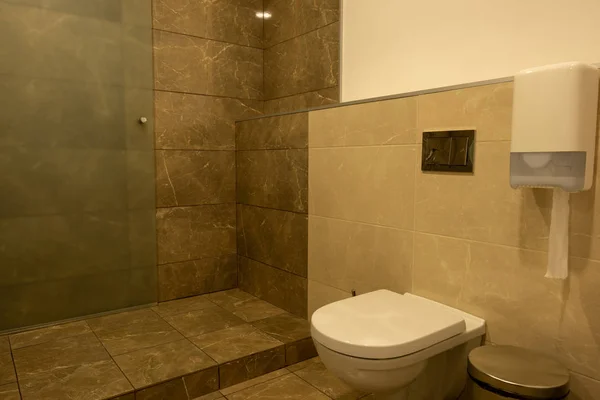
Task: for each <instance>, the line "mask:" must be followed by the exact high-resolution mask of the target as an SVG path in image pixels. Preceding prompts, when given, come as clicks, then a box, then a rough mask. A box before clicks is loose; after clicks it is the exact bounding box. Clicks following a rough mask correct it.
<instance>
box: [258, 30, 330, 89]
mask: <svg viewBox="0 0 600 400" xmlns="http://www.w3.org/2000/svg"><path fill="white" fill-rule="evenodd" d="M339 31H340V26H339V23H338V22H336V23H333V24H331V25H327V26H326V27H323V28H320V29H318V30H316V31H313V32H310V33H307V34H306V35H302V36H299V37H297V38H295V39H292V40H289V41H286V42H283V43H280V44H278V45H275V46H273V47H271V48H269V49H267V50H265V54H264V76H265V87H264V90H265V99H266V100H271V99H275V98H279V97H286V96H291V95H295V94H299V93H305V92H312V91H315V90H318V89H325V88H330V87H334V86H337V85H338V81H339V63H340V61H339V60H340V56H339V45H340V40H339Z"/></svg>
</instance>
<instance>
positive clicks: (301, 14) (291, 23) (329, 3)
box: [264, 0, 340, 47]
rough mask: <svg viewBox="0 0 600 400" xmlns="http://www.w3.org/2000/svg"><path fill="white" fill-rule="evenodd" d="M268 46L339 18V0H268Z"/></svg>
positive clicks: (266, 8)
mask: <svg viewBox="0 0 600 400" xmlns="http://www.w3.org/2000/svg"><path fill="white" fill-rule="evenodd" d="M264 7H265V11H267V12H270V13H271V14H272V17H271V18H269V19H266V20H265V28H264V32H265V33H264V35H265V47H268V46H272V45H274V44H277V43H280V42H282V41H284V40H288V39H291V38H294V37H296V36H299V35H302V34H304V33H307V32H310V31H314V30H315V29H318V28H320V27H323V26H325V25H328V24H331V23H332V22H336V21H339V19H340V1H339V0H320V1H311V0H291V1H290V0H265V2H264Z"/></svg>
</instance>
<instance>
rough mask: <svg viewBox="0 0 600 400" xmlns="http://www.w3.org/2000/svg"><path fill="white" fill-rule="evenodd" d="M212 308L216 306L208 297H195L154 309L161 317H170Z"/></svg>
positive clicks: (160, 304) (159, 305)
mask: <svg viewBox="0 0 600 400" xmlns="http://www.w3.org/2000/svg"><path fill="white" fill-rule="evenodd" d="M212 306H214V304H213V303H212V302H211V301H210V300H209V297H208V296H194V297H188V298H185V299H179V300H172V301H166V302H164V303H159V304H158V305H157V306H156V307H153V308H152V309H153V310H154V311H156V312H157V313H158V315H160V316H161V317H168V316H170V315H175V314H182V313H186V312H189V311H194V310H202V309H203V308H207V307H212Z"/></svg>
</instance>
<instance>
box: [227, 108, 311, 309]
mask: <svg viewBox="0 0 600 400" xmlns="http://www.w3.org/2000/svg"><path fill="white" fill-rule="evenodd" d="M236 149H237V203H238V204H237V246H238V255H239V274H240V275H239V286H240V288H242V289H243V290H246V291H248V292H250V293H252V294H254V295H256V296H258V297H260V298H262V299H264V300H267V301H269V302H271V303H273V304H275V305H276V306H279V307H281V308H283V309H285V310H287V311H289V312H291V313H294V314H297V315H299V316H302V317H306V312H307V310H306V307H307V280H306V276H307V272H308V264H307V254H308V250H307V246H308V237H307V236H308V217H307V212H308V113H296V114H290V115H284V116H278V117H268V118H260V119H255V120H250V121H244V122H238V123H237V126H236Z"/></svg>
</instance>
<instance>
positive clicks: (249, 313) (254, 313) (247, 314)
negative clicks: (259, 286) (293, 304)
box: [232, 299, 285, 322]
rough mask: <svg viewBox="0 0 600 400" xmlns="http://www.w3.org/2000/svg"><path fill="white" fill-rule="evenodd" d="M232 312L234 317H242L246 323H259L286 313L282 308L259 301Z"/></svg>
mask: <svg viewBox="0 0 600 400" xmlns="http://www.w3.org/2000/svg"><path fill="white" fill-rule="evenodd" d="M232 312H233V315H235V316H237V317H240V318H241V319H243V320H244V321H246V322H253V321H258V320H261V319H265V318H269V317H273V316H276V315H280V314H283V313H285V311H284V310H282V309H281V308H279V307H275V306H274V305H272V304H271V303H267V302H266V301H264V300H258V299H256V300H252V301H249V302H246V303H244V304H243V305H241V306H240V307H238V308H236V309H235V310H233V311H232Z"/></svg>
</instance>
